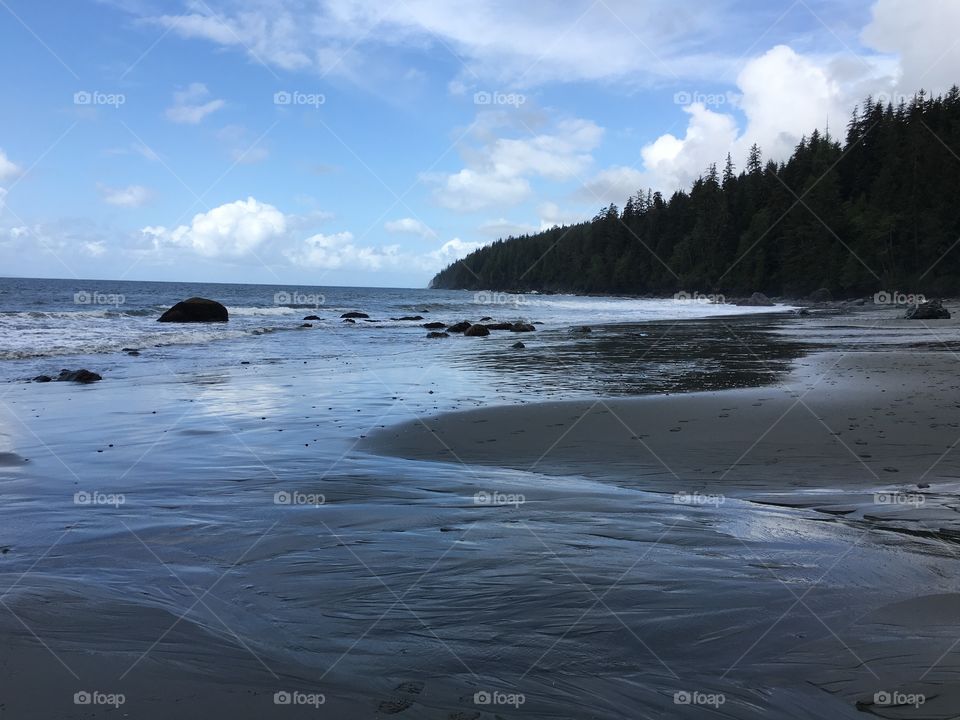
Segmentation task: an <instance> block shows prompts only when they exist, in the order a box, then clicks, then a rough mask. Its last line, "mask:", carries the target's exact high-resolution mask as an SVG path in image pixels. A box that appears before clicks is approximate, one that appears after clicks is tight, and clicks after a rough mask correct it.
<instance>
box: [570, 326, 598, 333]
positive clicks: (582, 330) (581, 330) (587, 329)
mask: <svg viewBox="0 0 960 720" xmlns="http://www.w3.org/2000/svg"><path fill="white" fill-rule="evenodd" d="M573 331H574V332H575V333H591V332H593V328H592V327H590V326H589V325H581V326H580V327H577V328H574V329H573Z"/></svg>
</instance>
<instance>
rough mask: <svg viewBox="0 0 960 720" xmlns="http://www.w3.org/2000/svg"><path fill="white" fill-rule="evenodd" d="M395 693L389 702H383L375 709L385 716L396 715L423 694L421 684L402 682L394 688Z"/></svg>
mask: <svg viewBox="0 0 960 720" xmlns="http://www.w3.org/2000/svg"><path fill="white" fill-rule="evenodd" d="M393 692H394V693H395V694H394V696H393V697H391V698H390V699H389V700H384V701H383V702H381V703H380V705H379V706H378V707H377V711H378V712H382V713H384V714H386V715H396V714H397V713H402V712H403V711H404V710H408V709H409V708H410V707H411V706H412V705H413V704H414V703H415V702H416V701H417V696H418V695H419V694H420V693H422V692H423V683H422V682H403V683H400V684H399V685H397V687H396V688H394V690H393Z"/></svg>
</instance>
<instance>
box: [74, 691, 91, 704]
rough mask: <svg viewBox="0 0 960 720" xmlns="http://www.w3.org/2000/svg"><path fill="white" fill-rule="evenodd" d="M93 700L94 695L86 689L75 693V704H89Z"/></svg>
mask: <svg viewBox="0 0 960 720" xmlns="http://www.w3.org/2000/svg"><path fill="white" fill-rule="evenodd" d="M92 702H93V696H92V695H91V694H90V693H88V692H87V691H86V690H81V691H80V692H77V693H74V694H73V704H74V705H89V704H90V703H92Z"/></svg>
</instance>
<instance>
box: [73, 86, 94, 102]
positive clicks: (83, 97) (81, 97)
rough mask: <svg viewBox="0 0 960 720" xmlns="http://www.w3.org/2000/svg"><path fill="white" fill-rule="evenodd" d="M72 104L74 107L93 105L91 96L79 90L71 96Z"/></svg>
mask: <svg viewBox="0 0 960 720" xmlns="http://www.w3.org/2000/svg"><path fill="white" fill-rule="evenodd" d="M73 104H74V105H91V104H93V94H92V93H89V92H87V91H86V90H80V91H78V92H75V93H74V94H73Z"/></svg>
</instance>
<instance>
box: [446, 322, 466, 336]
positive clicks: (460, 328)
mask: <svg viewBox="0 0 960 720" xmlns="http://www.w3.org/2000/svg"><path fill="white" fill-rule="evenodd" d="M469 329H470V323H468V322H467V321H466V320H462V321H460V322H458V323H455V324H453V325H451V326H450V327H448V328H447V332H455V333H462V332H466V331H467V330H469Z"/></svg>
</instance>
